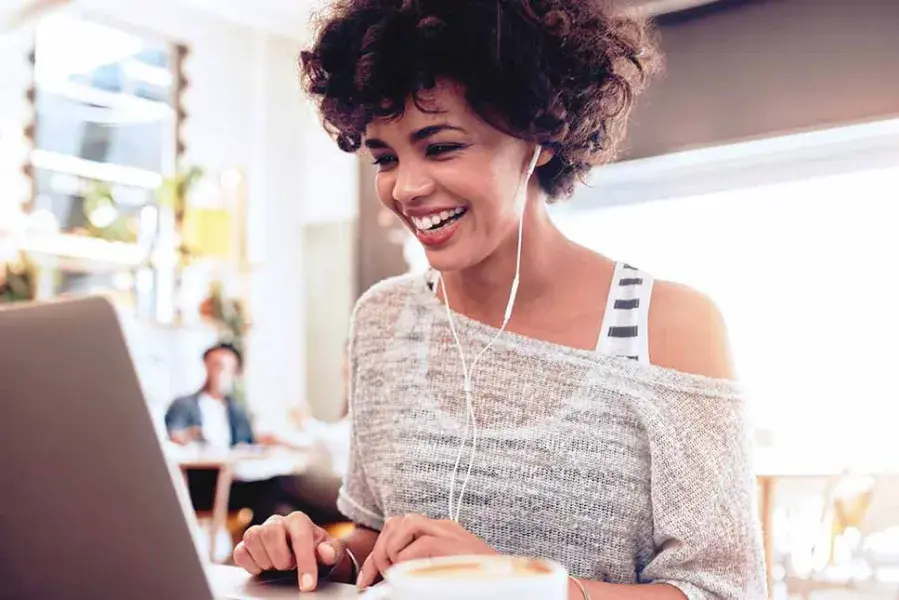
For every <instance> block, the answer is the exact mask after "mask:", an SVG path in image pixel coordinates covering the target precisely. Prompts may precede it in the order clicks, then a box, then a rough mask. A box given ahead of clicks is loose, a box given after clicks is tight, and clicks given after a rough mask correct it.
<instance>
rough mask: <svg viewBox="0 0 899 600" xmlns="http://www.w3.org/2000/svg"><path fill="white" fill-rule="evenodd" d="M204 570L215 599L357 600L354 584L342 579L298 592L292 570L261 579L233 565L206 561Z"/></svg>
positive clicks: (357, 594) (357, 593) (294, 574)
mask: <svg viewBox="0 0 899 600" xmlns="http://www.w3.org/2000/svg"><path fill="white" fill-rule="evenodd" d="M206 574H207V577H208V578H209V584H210V586H211V587H212V592H213V595H214V596H215V598H216V600H286V599H287V598H290V600H297V598H303V600H305V599H306V598H309V600H347V599H349V598H352V599H353V600H359V592H358V590H356V587H355V586H352V585H346V584H342V583H327V582H325V583H322V584H321V586H320V588H319V590H318V591H315V592H311V593H307V594H303V595H302V596H300V594H299V593H298V592H299V587H298V585H297V577H296V573H285V574H284V578H283V579H278V580H270V581H265V582H263V581H259V580H257V579H256V578H254V577H253V576H251V575H250V574H249V573H247V572H246V571H244V570H243V569H239V568H237V567H228V566H222V565H210V566H208V567H207V568H206Z"/></svg>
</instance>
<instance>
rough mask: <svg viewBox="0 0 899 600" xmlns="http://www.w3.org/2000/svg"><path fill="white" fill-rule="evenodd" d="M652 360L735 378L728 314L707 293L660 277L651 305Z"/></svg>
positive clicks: (714, 375) (687, 369) (705, 373)
mask: <svg viewBox="0 0 899 600" xmlns="http://www.w3.org/2000/svg"><path fill="white" fill-rule="evenodd" d="M649 356H650V360H651V361H652V364H654V365H658V366H660V367H665V368H669V369H674V370H677V371H681V372H684V373H691V374H694V375H705V376H706V377H715V378H720V379H733V378H734V369H733V363H732V360H731V353H730V343H729V341H728V336H727V328H726V326H725V323H724V318H723V317H722V316H721V312H720V311H719V310H718V307H717V306H716V305H715V303H714V302H713V301H712V300H711V298H709V297H708V296H706V295H705V294H703V293H701V292H699V291H697V290H695V289H693V288H691V287H688V286H686V285H682V284H679V283H674V282H670V281H657V282H656V283H655V285H654V286H653V292H652V302H651V303H650V309H649Z"/></svg>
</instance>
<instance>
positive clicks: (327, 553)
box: [318, 544, 337, 564]
mask: <svg viewBox="0 0 899 600" xmlns="http://www.w3.org/2000/svg"><path fill="white" fill-rule="evenodd" d="M318 554H319V556H321V557H322V560H323V561H325V562H326V563H328V564H331V563H333V562H334V561H335V560H336V559H337V552H336V551H335V550H334V548H332V547H331V545H330V544H319V545H318Z"/></svg>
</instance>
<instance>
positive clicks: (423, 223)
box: [409, 206, 465, 231]
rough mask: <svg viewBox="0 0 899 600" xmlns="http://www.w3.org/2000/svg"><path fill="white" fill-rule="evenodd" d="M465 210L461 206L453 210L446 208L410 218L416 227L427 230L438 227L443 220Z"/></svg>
mask: <svg viewBox="0 0 899 600" xmlns="http://www.w3.org/2000/svg"><path fill="white" fill-rule="evenodd" d="M463 212H465V209H464V208H462V207H461V206H459V207H456V208H454V209H452V210H444V211H442V212H439V213H434V214H433V215H429V216H427V217H410V219H409V220H410V221H412V224H413V225H415V227H416V229H420V230H422V231H427V230H429V229H434V228H436V227H437V226H438V225H440V224H441V223H442V222H443V221H446V220H447V219H450V218H451V217H455V216H456V215H460V214H462V213H463Z"/></svg>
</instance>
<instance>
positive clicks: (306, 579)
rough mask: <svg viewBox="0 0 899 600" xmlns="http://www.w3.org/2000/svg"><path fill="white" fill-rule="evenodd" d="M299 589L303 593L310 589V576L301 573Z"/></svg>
mask: <svg viewBox="0 0 899 600" xmlns="http://www.w3.org/2000/svg"><path fill="white" fill-rule="evenodd" d="M300 589H301V590H303V591H304V592H308V591H309V590H311V589H312V575H310V574H309V573H303V577H302V578H300Z"/></svg>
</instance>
